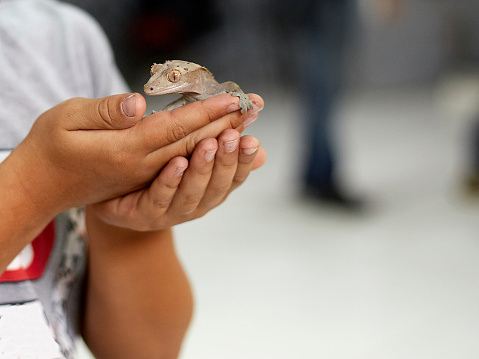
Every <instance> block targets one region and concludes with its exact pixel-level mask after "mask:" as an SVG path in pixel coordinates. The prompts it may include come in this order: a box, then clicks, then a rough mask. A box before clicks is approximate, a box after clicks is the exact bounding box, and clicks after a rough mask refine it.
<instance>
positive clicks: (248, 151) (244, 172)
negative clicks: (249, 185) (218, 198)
mask: <svg viewBox="0 0 479 359" xmlns="http://www.w3.org/2000/svg"><path fill="white" fill-rule="evenodd" d="M239 147H240V149H239V156H238V166H237V168H236V172H235V174H234V177H233V180H232V184H231V188H230V192H231V191H233V190H235V189H236V188H238V187H239V186H241V185H242V184H243V183H244V182H245V181H246V179H247V178H248V176H249V174H250V172H251V170H252V169H253V166H254V163H255V158H256V156H257V155H258V152H259V149H260V145H259V141H258V140H257V139H256V138H255V137H252V136H243V137H241V141H240V145H239Z"/></svg>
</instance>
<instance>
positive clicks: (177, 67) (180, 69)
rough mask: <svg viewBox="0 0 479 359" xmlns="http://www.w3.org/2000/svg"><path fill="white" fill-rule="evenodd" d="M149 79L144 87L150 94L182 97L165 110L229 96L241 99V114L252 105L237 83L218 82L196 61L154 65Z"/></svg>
mask: <svg viewBox="0 0 479 359" xmlns="http://www.w3.org/2000/svg"><path fill="white" fill-rule="evenodd" d="M150 75H151V77H150V79H149V80H148V82H147V83H146V84H145V86H144V91H145V93H146V94H147V95H166V94H182V95H183V96H181V97H180V98H179V99H177V100H176V101H173V102H171V103H170V104H168V105H166V106H165V108H164V110H173V109H175V108H177V107H181V106H183V105H186V104H187V103H190V102H194V101H199V100H204V99H206V98H209V97H212V96H216V95H220V94H224V93H229V94H231V95H233V96H237V97H239V99H240V100H239V105H240V107H241V113H242V114H246V112H247V111H248V109H252V108H253V103H252V102H251V100H250V99H249V97H248V96H246V95H245V93H244V92H243V91H242V90H241V88H240V87H239V86H238V85H237V84H236V83H234V82H232V81H228V82H223V83H218V81H216V80H215V78H214V76H213V74H212V73H211V72H210V71H209V70H208V69H207V68H206V67H203V66H200V65H198V64H195V63H193V62H188V61H182V60H173V61H166V62H165V63H164V64H153V66H151V70H150Z"/></svg>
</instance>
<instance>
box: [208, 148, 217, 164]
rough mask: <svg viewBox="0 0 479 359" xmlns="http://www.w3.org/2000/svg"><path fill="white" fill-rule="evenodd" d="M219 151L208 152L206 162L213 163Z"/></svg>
mask: <svg viewBox="0 0 479 359" xmlns="http://www.w3.org/2000/svg"><path fill="white" fill-rule="evenodd" d="M217 150H218V149H217V148H216V149H214V150H211V151H206V152H205V160H206V162H211V161H213V159H214V158H215V155H216V151H217Z"/></svg>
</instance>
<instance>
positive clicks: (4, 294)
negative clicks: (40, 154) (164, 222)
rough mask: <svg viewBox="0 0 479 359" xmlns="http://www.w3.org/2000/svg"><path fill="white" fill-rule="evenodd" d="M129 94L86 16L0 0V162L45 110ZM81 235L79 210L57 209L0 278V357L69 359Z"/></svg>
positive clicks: (28, 1) (47, 4) (38, 1)
mask: <svg viewBox="0 0 479 359" xmlns="http://www.w3.org/2000/svg"><path fill="white" fill-rule="evenodd" d="M128 91H129V89H128V87H127V85H126V83H125V82H124V80H123V78H122V76H121V75H120V74H119V71H118V69H117V67H116V65H115V63H114V59H113V55H112V51H111V49H110V46H109V44H108V41H107V39H106V37H105V35H104V34H103V32H102V30H101V29H100V27H99V26H98V25H97V24H96V23H95V21H94V20H93V19H92V18H91V17H90V16H89V15H87V14H86V13H84V12H83V11H81V10H79V9H77V8H75V7H73V6H71V5H68V4H65V3H61V2H59V1H55V0H0V161H2V160H3V159H4V158H5V157H6V156H7V155H8V153H9V152H10V151H11V150H12V149H13V148H15V147H16V146H17V145H18V144H19V143H20V141H22V139H23V138H24V137H25V136H26V135H27V134H28V132H29V130H30V128H31V126H32V124H33V122H34V121H35V119H36V118H37V117H38V116H39V115H40V114H41V113H43V112H44V111H45V110H47V109H49V108H51V107H53V106H55V105H56V104H58V103H60V102H62V101H64V100H66V99H68V98H72V97H78V96H82V97H90V98H98V97H104V96H108V95H111V94H114V93H125V92H128ZM45 141H48V138H46V139H45ZM0 230H1V229H0ZM83 233H84V220H83V213H82V211H81V210H76V209H72V210H70V211H68V212H65V213H62V214H61V215H59V216H57V217H56V218H55V220H54V221H53V222H52V223H50V224H49V226H48V227H47V228H45V230H44V231H43V233H42V234H41V235H40V236H39V237H38V238H36V239H35V240H34V241H33V242H32V243H31V244H29V245H28V246H27V247H26V248H25V249H24V250H23V251H22V252H21V253H20V254H19V255H18V256H17V258H15V260H14V261H13V262H12V263H11V264H10V265H9V267H8V268H7V271H5V272H4V273H3V274H2V275H1V276H0V357H1V358H4V359H10V358H12V359H13V358H15V359H17V358H22V359H28V358H41V359H52V358H73V343H74V337H75V335H77V332H78V322H79V318H78V315H79V311H80V300H81V285H82V279H83V276H84V263H85V253H86V252H85V247H86V244H85V241H84V238H83V237H82V234H83Z"/></svg>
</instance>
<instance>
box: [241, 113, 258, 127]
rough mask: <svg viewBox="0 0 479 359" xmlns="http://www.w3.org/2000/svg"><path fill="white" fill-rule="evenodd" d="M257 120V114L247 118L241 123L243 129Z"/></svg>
mask: <svg viewBox="0 0 479 359" xmlns="http://www.w3.org/2000/svg"><path fill="white" fill-rule="evenodd" d="M257 118H258V114H257V113H255V114H253V115H251V116H250V117H248V118H247V119H246V120H245V121H244V122H243V127H244V128H246V127H248V126H249V125H251V124H252V123H253V122H254V121H256V119H257Z"/></svg>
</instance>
